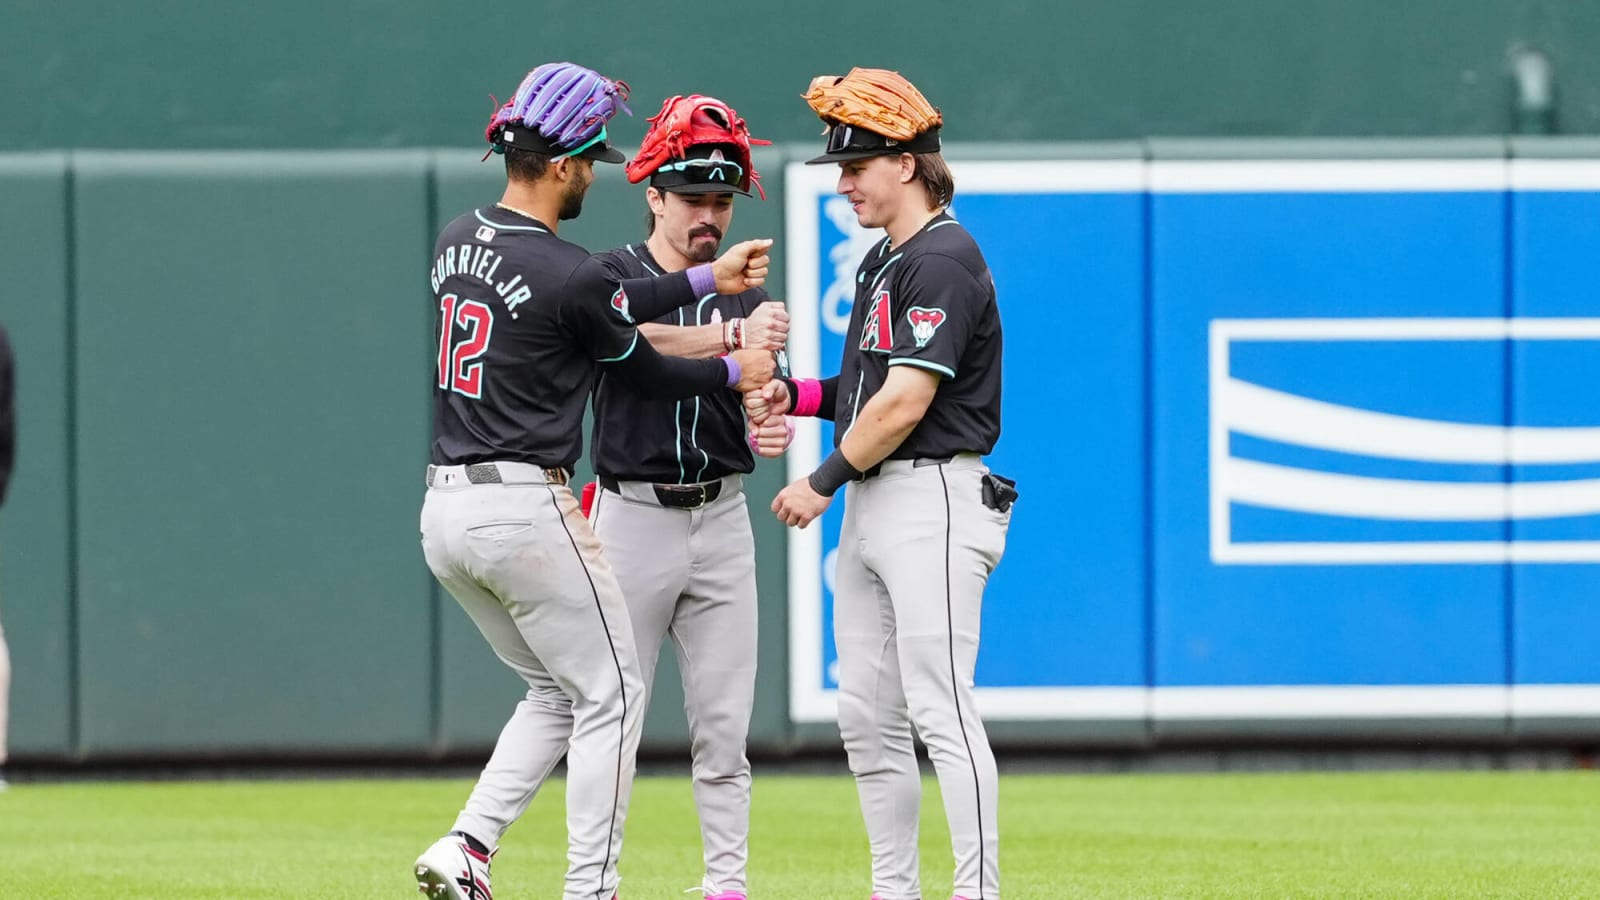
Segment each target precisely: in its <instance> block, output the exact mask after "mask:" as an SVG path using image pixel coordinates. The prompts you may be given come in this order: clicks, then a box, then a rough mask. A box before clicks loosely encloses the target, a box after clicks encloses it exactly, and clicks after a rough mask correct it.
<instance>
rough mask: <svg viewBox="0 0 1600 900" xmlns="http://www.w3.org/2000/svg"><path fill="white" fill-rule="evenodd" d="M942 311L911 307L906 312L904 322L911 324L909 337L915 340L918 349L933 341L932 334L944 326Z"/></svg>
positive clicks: (924, 307) (925, 307)
mask: <svg viewBox="0 0 1600 900" xmlns="http://www.w3.org/2000/svg"><path fill="white" fill-rule="evenodd" d="M944 319H945V315H944V310H942V309H935V308H931V307H927V306H913V307H911V308H910V309H908V310H906V321H908V322H910V323H911V336H912V337H913V338H915V339H916V341H917V346H918V347H926V346H928V342H929V341H931V340H933V333H934V332H935V331H938V330H939V326H940V325H943V324H944Z"/></svg>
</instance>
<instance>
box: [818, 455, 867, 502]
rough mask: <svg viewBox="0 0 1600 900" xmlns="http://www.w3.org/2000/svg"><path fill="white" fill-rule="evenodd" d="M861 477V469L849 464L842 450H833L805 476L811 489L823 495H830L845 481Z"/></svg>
mask: <svg viewBox="0 0 1600 900" xmlns="http://www.w3.org/2000/svg"><path fill="white" fill-rule="evenodd" d="M860 477H861V470H860V469H858V468H856V467H855V466H852V465H850V460H848V459H845V458H844V451H842V450H834V451H833V453H832V454H831V455H830V456H829V457H828V458H827V459H825V460H823V461H822V465H820V466H817V470H816V471H815V472H812V473H811V475H810V476H809V477H808V478H806V482H807V483H809V484H810V485H811V489H812V490H813V491H816V492H817V493H819V494H821V495H822V496H824V497H832V496H833V495H834V493H836V492H837V491H838V490H839V488H841V487H843V486H844V483H845V482H846V481H855V480H856V479H857V478H860Z"/></svg>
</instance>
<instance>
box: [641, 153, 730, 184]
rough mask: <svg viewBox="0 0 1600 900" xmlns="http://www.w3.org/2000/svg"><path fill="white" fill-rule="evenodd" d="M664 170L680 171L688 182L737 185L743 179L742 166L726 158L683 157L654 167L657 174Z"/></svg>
mask: <svg viewBox="0 0 1600 900" xmlns="http://www.w3.org/2000/svg"><path fill="white" fill-rule="evenodd" d="M665 172H682V173H683V178H684V180H685V181H687V182H689V183H690V184H713V183H716V184H731V185H737V184H738V183H739V182H740V181H742V180H743V179H744V166H741V165H739V164H738V163H736V162H733V161H732V160H727V159H684V160H679V161H677V162H670V163H667V164H666V165H664V166H662V167H661V168H659V169H656V174H657V175H660V174H662V173H665ZM730 175H731V177H730Z"/></svg>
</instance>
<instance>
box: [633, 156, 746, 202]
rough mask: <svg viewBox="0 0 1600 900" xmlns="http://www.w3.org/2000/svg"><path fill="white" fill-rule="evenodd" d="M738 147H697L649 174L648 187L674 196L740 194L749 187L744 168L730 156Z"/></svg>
mask: <svg viewBox="0 0 1600 900" xmlns="http://www.w3.org/2000/svg"><path fill="white" fill-rule="evenodd" d="M737 152H738V150H737V148H736V147H733V146H731V145H724V144H697V145H695V146H693V147H690V148H688V149H687V150H685V151H684V153H683V156H682V157H681V158H675V159H668V160H666V161H665V162H663V163H662V164H661V165H659V166H657V167H656V170H655V171H654V172H652V173H651V174H650V186H651V187H653V188H656V189H657V190H662V191H669V192H671V193H674V194H742V195H744V196H746V197H748V196H750V192H749V191H747V190H743V189H742V188H740V185H741V184H748V182H747V181H746V179H745V174H746V173H745V168H744V166H742V165H740V164H739V163H738V162H737V161H735V160H733V159H729V158H728V157H729V155H730V154H733V155H737Z"/></svg>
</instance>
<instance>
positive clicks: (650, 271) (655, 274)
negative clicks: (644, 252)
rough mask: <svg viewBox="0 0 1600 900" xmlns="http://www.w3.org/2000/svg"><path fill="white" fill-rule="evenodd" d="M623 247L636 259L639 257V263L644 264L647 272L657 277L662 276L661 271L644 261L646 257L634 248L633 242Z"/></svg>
mask: <svg viewBox="0 0 1600 900" xmlns="http://www.w3.org/2000/svg"><path fill="white" fill-rule="evenodd" d="M623 249H625V250H627V251H628V255H630V256H632V257H633V258H634V259H637V260H638V261H639V265H641V266H644V270H645V271H646V272H649V273H650V274H651V275H654V276H655V277H657V278H660V277H661V273H660V272H657V271H656V270H655V269H653V268H651V267H650V264H649V263H647V262H645V261H644V257H642V256H640V255H639V252H638V251H637V250H635V249H633V245H632V244H629V245H627V246H626V247H624V248H623Z"/></svg>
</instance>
